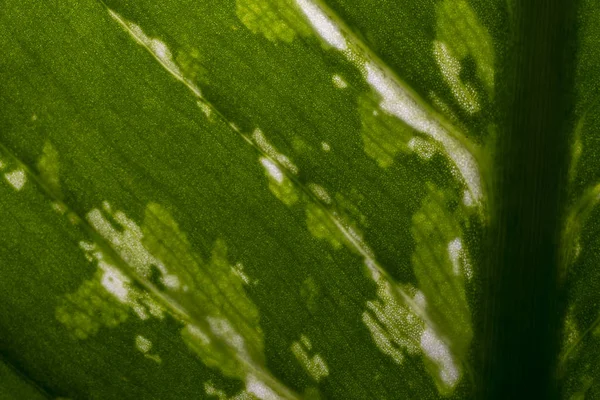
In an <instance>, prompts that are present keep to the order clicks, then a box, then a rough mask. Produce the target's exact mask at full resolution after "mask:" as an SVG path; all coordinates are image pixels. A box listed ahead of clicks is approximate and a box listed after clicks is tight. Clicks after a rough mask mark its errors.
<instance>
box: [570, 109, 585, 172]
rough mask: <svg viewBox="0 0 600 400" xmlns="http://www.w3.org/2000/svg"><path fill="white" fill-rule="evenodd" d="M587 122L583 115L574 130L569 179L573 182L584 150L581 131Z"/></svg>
mask: <svg viewBox="0 0 600 400" xmlns="http://www.w3.org/2000/svg"><path fill="white" fill-rule="evenodd" d="M584 123H585V117H582V118H580V119H579V121H577V125H576V126H575V131H574V132H573V142H572V143H573V144H572V145H571V162H570V164H569V181H570V182H573V181H574V180H575V177H576V176H577V168H578V166H579V159H580V158H581V153H582V152H583V143H582V141H581V132H582V130H583V125H584Z"/></svg>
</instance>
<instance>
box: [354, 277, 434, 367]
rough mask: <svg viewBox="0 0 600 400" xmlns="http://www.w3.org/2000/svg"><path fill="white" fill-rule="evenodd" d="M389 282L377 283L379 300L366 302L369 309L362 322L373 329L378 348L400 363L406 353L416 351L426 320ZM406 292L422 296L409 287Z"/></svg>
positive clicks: (372, 332) (415, 352)
mask: <svg viewBox="0 0 600 400" xmlns="http://www.w3.org/2000/svg"><path fill="white" fill-rule="evenodd" d="M392 291H393V288H392V286H391V285H390V283H388V282H387V281H385V280H383V279H381V280H379V281H378V282H377V297H378V298H377V300H372V301H368V302H367V310H366V311H365V312H363V314H362V321H363V323H364V324H365V325H366V326H367V328H368V329H369V331H370V332H371V337H372V338H373V341H374V342H375V344H376V345H377V347H378V348H379V349H380V350H381V351H382V352H383V353H384V354H387V355H388V356H390V357H391V358H392V360H394V362H395V363H397V364H402V363H403V362H404V359H405V356H406V355H407V354H410V355H414V354H417V353H418V352H419V351H420V349H419V337H420V335H421V334H422V332H423V330H424V324H423V321H422V320H421V318H420V317H419V316H417V315H416V314H415V313H414V312H413V311H412V310H411V309H410V308H408V307H407V306H406V305H405V304H404V303H401V302H400V301H398V297H397V296H395V295H394V293H393V292H392ZM405 291H406V292H407V293H411V294H413V296H417V297H418V296H419V294H418V292H417V291H416V290H415V289H414V288H407V289H406V290H405Z"/></svg>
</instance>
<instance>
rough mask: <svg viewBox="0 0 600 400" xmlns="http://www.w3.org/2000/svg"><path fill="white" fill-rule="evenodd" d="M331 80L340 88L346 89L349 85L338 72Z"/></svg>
mask: <svg viewBox="0 0 600 400" xmlns="http://www.w3.org/2000/svg"><path fill="white" fill-rule="evenodd" d="M331 80H332V81H333V85H334V86H335V87H336V88H338V89H346V88H347V87H348V83H346V81H345V80H344V78H342V77H341V76H340V75H338V74H335V75H333V77H332V78H331Z"/></svg>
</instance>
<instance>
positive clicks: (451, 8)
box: [433, 0, 495, 113]
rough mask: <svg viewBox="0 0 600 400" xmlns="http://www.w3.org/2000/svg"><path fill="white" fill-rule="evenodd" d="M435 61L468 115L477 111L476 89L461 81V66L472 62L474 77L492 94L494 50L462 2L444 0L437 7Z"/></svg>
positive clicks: (474, 16) (471, 11)
mask: <svg viewBox="0 0 600 400" xmlns="http://www.w3.org/2000/svg"><path fill="white" fill-rule="evenodd" d="M436 16H437V20H436V35H437V38H436V40H435V41H434V43H433V46H434V54H435V56H436V60H437V61H438V64H439V66H440V68H441V70H442V73H443V75H444V77H445V79H446V82H447V83H448V85H449V86H450V87H451V88H452V91H453V92H454V95H455V96H456V98H457V100H458V102H459V103H460V104H461V105H462V106H463V107H464V108H465V110H466V111H468V112H470V113H475V112H477V111H479V104H478V102H477V94H476V93H475V89H474V88H473V87H472V86H471V85H469V84H467V83H464V82H462V80H461V78H460V76H459V75H460V71H461V65H460V63H461V62H462V61H463V60H465V59H466V58H467V57H472V59H473V60H474V61H475V66H476V72H477V77H478V78H479V79H480V81H481V83H482V84H483V86H484V87H485V89H486V90H487V92H488V94H489V95H490V96H491V95H493V93H494V84H495V82H494V62H495V61H494V58H495V56H494V47H493V45H492V43H493V42H492V37H491V35H490V33H489V32H488V30H487V28H486V27H485V26H483V25H482V24H481V22H480V21H479V19H478V18H477V14H476V13H475V11H474V10H473V9H472V8H471V6H470V5H469V3H468V2H467V1H465V0H443V1H441V2H439V3H438V4H437V6H436Z"/></svg>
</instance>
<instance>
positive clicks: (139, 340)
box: [135, 335, 162, 364]
mask: <svg viewBox="0 0 600 400" xmlns="http://www.w3.org/2000/svg"><path fill="white" fill-rule="evenodd" d="M135 347H136V349H138V350H139V351H140V352H141V353H143V354H144V357H146V358H148V359H150V360H152V361H154V362H156V363H158V364H160V363H161V362H162V359H161V358H160V356H159V355H157V354H150V350H152V342H151V341H150V339H148V338H146V337H144V336H142V335H137V336H136V337H135Z"/></svg>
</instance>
